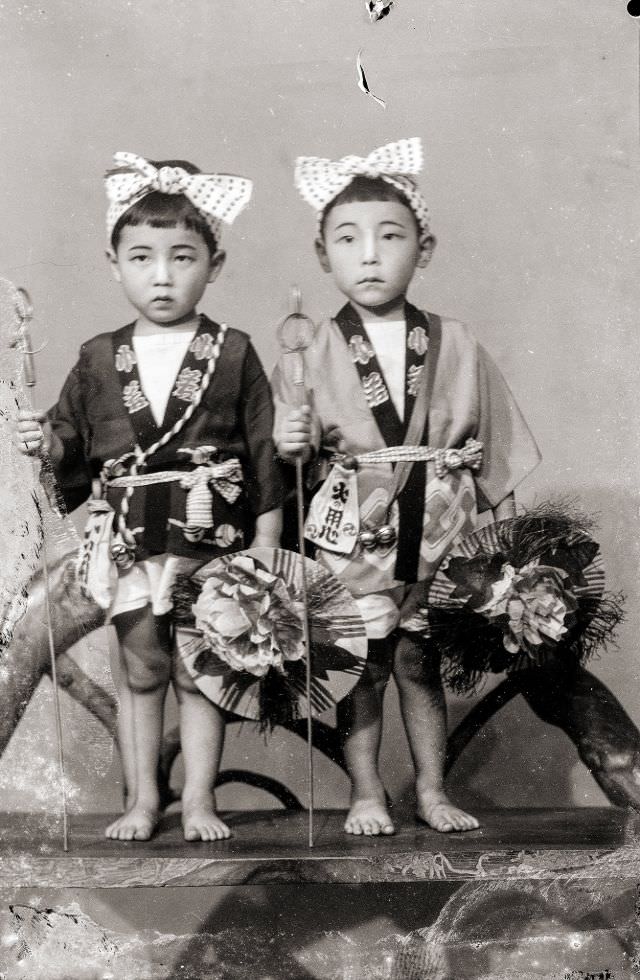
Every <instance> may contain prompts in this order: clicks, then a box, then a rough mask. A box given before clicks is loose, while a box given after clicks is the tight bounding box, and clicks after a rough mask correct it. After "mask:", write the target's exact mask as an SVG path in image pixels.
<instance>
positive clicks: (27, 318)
mask: <svg viewBox="0 0 640 980" xmlns="http://www.w3.org/2000/svg"><path fill="white" fill-rule="evenodd" d="M18 293H19V295H20V298H21V300H22V306H21V307H20V308H17V314H18V316H19V318H20V320H21V321H22V325H21V328H20V333H21V335H22V342H23V345H24V346H23V349H22V357H23V367H24V383H25V387H26V388H30V389H32V390H33V389H35V386H36V372H35V363H34V360H33V355H34V353H39V352H38V351H34V350H33V347H32V344H31V336H30V333H29V323H30V322H31V320H32V319H33V304H32V303H31V299H30V297H29V294H28V293H27V291H26V289H22V288H18ZM40 350H42V348H40ZM27 400H28V402H29V404H30V405H31V407H33V402H32V399H31V398H30V397H29V396H27ZM34 470H35V476H36V480H38V479H39V477H40V468H39V466H38V463H37V462H35V463H34ZM41 547H42V576H43V584H44V608H45V616H46V624H47V640H48V644H49V659H50V664H51V683H52V687H53V710H54V715H55V726H56V742H57V747H58V770H59V773H60V796H61V801H62V846H63V849H64V850H65V851H68V850H69V822H68V816H67V789H66V776H65V768H64V750H63V745H62V719H61V715H60V698H59V696H58V671H57V666H56V648H55V643H54V639H53V621H52V616H51V585H50V581H49V563H48V559H47V535H46V531H45V527H44V517H43V523H42V546H41Z"/></svg>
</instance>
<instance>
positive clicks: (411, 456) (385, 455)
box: [330, 439, 483, 479]
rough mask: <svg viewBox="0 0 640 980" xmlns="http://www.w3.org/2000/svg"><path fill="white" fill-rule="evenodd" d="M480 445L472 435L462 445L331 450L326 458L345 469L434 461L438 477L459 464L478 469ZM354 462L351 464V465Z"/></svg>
mask: <svg viewBox="0 0 640 980" xmlns="http://www.w3.org/2000/svg"><path fill="white" fill-rule="evenodd" d="M482 452H483V446H482V443H481V442H478V441H477V440H476V439H467V441H466V442H465V444H464V446H463V447H462V449H432V448H431V446H389V447H388V448H387V449H376V450H373V451H372V452H368V453H358V454H356V455H353V456H352V455H350V454H348V453H333V454H332V455H331V457H330V462H332V463H340V464H341V465H342V466H344V467H345V469H358V468H359V467H360V466H367V465H369V464H372V463H434V464H435V471H436V476H437V477H438V479H442V477H443V476H446V474H447V473H449V472H451V471H452V470H459V469H462V468H463V467H466V469H469V470H479V469H480V467H481V465H482ZM354 463H355V465H354Z"/></svg>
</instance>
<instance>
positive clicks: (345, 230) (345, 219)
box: [317, 201, 420, 314]
mask: <svg viewBox="0 0 640 980" xmlns="http://www.w3.org/2000/svg"><path fill="white" fill-rule="evenodd" d="M317 250H318V257H319V259H320V263H321V265H322V267H323V269H324V270H325V272H331V273H332V274H333V278H334V280H335V283H336V286H337V287H338V289H339V290H340V291H341V292H342V293H344V294H345V296H347V297H348V298H349V300H350V301H351V302H352V303H353V304H354V306H356V308H358V309H360V310H361V311H362V312H364V313H366V312H367V311H376V312H377V313H378V314H379V313H380V312H382V311H384V310H385V309H387V308H389V309H390V308H392V307H393V304H394V303H397V302H398V300H400V299H403V298H404V295H405V293H406V291H407V288H408V286H409V283H410V282H411V279H412V278H413V274H414V272H415V270H416V266H417V265H418V261H419V258H420V243H419V240H418V229H417V226H416V220H415V218H414V216H413V212H412V211H411V210H410V209H409V208H408V207H406V206H405V205H404V204H401V203H400V201H351V202H349V203H347V204H337V205H336V206H335V207H334V208H332V210H331V211H330V212H329V214H328V215H327V219H326V221H325V226H324V235H323V241H322V242H318V243H317Z"/></svg>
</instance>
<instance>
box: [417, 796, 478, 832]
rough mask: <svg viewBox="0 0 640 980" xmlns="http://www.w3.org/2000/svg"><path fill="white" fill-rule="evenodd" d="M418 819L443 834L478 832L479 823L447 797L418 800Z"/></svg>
mask: <svg viewBox="0 0 640 980" xmlns="http://www.w3.org/2000/svg"><path fill="white" fill-rule="evenodd" d="M417 817H418V819H419V820H422V821H423V823H426V824H428V825H429V827H432V828H433V829H434V830H437V831H439V832H440V833H441V834H448V833H451V832H452V831H460V832H461V831H465V830H477V828H478V827H479V826H480V824H479V823H478V821H477V820H476V818H475V817H474V816H472V815H471V814H470V813H465V811H464V810H461V809H460V808H459V807H457V806H454V805H453V803H451V802H450V801H449V800H448V799H447V798H446V797H441V798H439V799H438V798H436V799H432V798H429V797H422V798H419V799H418V809H417Z"/></svg>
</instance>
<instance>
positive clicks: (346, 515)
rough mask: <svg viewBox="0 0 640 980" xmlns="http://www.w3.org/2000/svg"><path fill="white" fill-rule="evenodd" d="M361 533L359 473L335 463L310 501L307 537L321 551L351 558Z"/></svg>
mask: <svg viewBox="0 0 640 980" xmlns="http://www.w3.org/2000/svg"><path fill="white" fill-rule="evenodd" d="M359 531H360V510H359V507H358V478H357V475H356V471H355V470H351V469H345V467H344V466H341V464H340V463H335V464H334V465H333V467H332V469H331V472H330V473H329V476H328V477H327V479H326V480H325V481H324V483H323V485H322V487H321V488H320V490H319V491H318V493H317V494H316V495H315V497H314V498H313V500H312V501H311V507H310V508H309V514H308V515H307V520H306V523H305V527H304V536H305V538H307V539H308V540H309V541H312V542H313V544H315V545H316V547H318V548H324V549H325V550H327V551H337V552H339V553H340V554H344V555H350V554H351V552H352V551H353V549H354V548H355V546H356V541H357V539H358V532H359Z"/></svg>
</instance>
